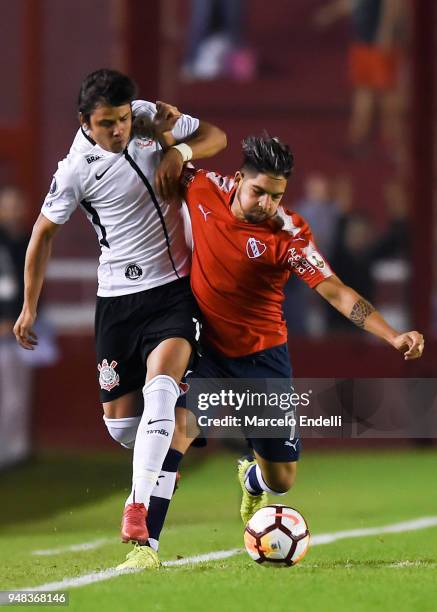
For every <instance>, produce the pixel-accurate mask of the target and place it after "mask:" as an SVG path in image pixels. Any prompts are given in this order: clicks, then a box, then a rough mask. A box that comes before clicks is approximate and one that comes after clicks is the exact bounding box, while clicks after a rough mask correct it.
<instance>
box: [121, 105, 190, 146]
mask: <svg viewBox="0 0 437 612" xmlns="http://www.w3.org/2000/svg"><path fill="white" fill-rule="evenodd" d="M180 116H181V113H180V112H179V110H178V108H177V107H176V106H172V105H171V104H167V103H166V102H160V101H158V102H157V103H156V114H155V116H154V117H153V119H151V118H150V117H148V116H147V115H142V114H139V115H135V116H134V118H133V125H132V128H133V133H134V134H135V135H136V136H139V137H140V138H152V139H153V140H159V139H160V138H161V137H162V136H163V135H164V134H165V133H166V132H170V131H171V130H172V129H173V127H174V125H175V123H176V121H177V120H178V119H179V117H180Z"/></svg>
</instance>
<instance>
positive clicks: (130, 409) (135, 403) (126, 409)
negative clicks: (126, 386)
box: [103, 389, 144, 419]
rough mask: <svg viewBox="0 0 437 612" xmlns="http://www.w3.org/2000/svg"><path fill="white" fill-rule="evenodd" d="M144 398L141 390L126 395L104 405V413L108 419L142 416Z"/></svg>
mask: <svg viewBox="0 0 437 612" xmlns="http://www.w3.org/2000/svg"><path fill="white" fill-rule="evenodd" d="M143 409H144V398H143V394H142V391H141V389H136V390H135V391H131V392H130V393H126V394H125V395H122V396H121V397H117V398H116V399H114V400H111V401H109V402H104V403H103V412H104V413H105V416H106V417H107V418H108V419H126V418H129V417H135V416H141V415H142V413H143Z"/></svg>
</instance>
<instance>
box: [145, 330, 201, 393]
mask: <svg viewBox="0 0 437 612" xmlns="http://www.w3.org/2000/svg"><path fill="white" fill-rule="evenodd" d="M192 350H193V348H192V346H191V344H190V342H189V341H188V340H186V339H185V338H167V339H165V340H163V341H162V342H160V343H159V344H158V346H157V347H156V348H154V349H153V351H151V352H150V353H149V356H148V357H147V376H146V382H148V381H149V380H151V379H152V378H154V377H155V376H159V375H166V376H171V377H172V378H174V379H175V380H176V381H177V382H178V383H179V382H180V381H181V379H182V377H183V375H184V374H185V372H186V370H187V367H188V363H189V361H190V357H191V353H192Z"/></svg>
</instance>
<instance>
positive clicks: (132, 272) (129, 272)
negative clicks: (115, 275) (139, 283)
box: [124, 263, 143, 280]
mask: <svg viewBox="0 0 437 612" xmlns="http://www.w3.org/2000/svg"><path fill="white" fill-rule="evenodd" d="M124 275H125V277H126V278H127V279H128V280H138V279H139V278H141V276H142V275H143V269H142V268H141V266H139V265H138V264H136V263H130V264H128V265H127V266H126V267H125V269H124Z"/></svg>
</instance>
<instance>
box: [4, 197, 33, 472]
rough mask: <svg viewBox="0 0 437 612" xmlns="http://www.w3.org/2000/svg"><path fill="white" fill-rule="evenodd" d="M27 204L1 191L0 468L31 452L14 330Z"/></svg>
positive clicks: (25, 379)
mask: <svg viewBox="0 0 437 612" xmlns="http://www.w3.org/2000/svg"><path fill="white" fill-rule="evenodd" d="M24 216H25V202H24V198H23V195H22V193H21V192H20V191H19V190H18V189H16V188H15V187H5V188H3V189H2V190H1V191H0V468H1V467H3V466H5V465H8V464H10V463H14V462H16V461H19V460H21V459H23V458H25V457H26V455H27V454H28V452H29V423H30V407H29V395H30V369H29V368H28V367H27V366H26V365H24V364H23V363H22V362H21V361H20V358H19V355H18V351H17V349H16V343H15V339H14V337H13V335H12V328H13V325H14V323H15V320H16V318H17V317H18V315H19V313H20V310H21V304H22V301H23V290H24V282H23V269H24V258H25V254H26V247H27V243H28V240H29V236H28V235H27V233H26V231H25V230H24V229H23V223H24Z"/></svg>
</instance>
